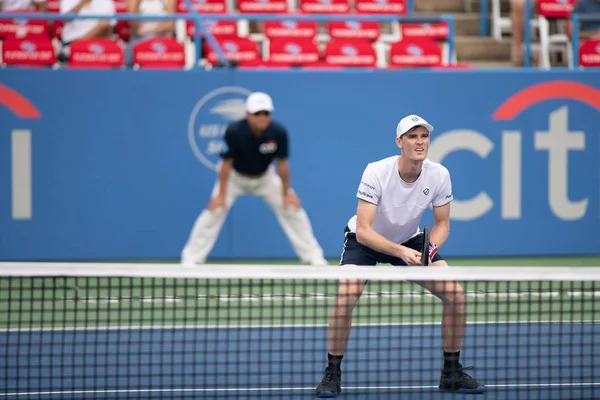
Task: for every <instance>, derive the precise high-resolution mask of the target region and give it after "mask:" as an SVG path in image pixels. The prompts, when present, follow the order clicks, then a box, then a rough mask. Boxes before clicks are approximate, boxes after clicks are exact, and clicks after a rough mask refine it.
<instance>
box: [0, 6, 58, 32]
mask: <svg viewBox="0 0 600 400" xmlns="http://www.w3.org/2000/svg"><path fill="white" fill-rule="evenodd" d="M7 13H23V14H25V13H27V14H35V13H34V12H32V11H31V10H15V11H11V12H7ZM0 38H5V39H11V38H12V39H47V38H48V22H47V21H44V20H28V19H22V18H16V19H2V20H0Z"/></svg>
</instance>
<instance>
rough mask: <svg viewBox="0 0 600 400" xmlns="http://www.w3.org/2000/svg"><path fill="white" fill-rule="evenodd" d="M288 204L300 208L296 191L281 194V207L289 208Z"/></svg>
mask: <svg viewBox="0 0 600 400" xmlns="http://www.w3.org/2000/svg"><path fill="white" fill-rule="evenodd" d="M290 206H292V207H296V208H300V199H299V198H298V196H296V193H292V192H290V193H288V194H287V195H285V196H283V208H289V207H290Z"/></svg>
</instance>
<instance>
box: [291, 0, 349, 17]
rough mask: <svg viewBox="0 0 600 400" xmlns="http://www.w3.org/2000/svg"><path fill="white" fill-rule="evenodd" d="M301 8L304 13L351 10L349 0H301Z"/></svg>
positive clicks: (339, 12) (345, 11)
mask: <svg viewBox="0 0 600 400" xmlns="http://www.w3.org/2000/svg"><path fill="white" fill-rule="evenodd" d="M300 9H301V10H302V12H304V13H313V14H315V13H317V14H347V13H349V12H350V2H349V0H301V2H300Z"/></svg>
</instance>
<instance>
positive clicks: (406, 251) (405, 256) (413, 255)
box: [399, 246, 421, 265]
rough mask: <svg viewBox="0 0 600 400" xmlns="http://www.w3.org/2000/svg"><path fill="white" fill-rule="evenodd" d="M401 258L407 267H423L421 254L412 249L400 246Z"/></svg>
mask: <svg viewBox="0 0 600 400" xmlns="http://www.w3.org/2000/svg"><path fill="white" fill-rule="evenodd" d="M399 257H400V258H401V259H402V261H404V262H405V263H406V264H407V265H421V252H420V251H416V250H413V249H411V248H410V247H406V246H400V255H399Z"/></svg>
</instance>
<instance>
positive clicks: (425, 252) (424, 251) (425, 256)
mask: <svg viewBox="0 0 600 400" xmlns="http://www.w3.org/2000/svg"><path fill="white" fill-rule="evenodd" d="M421 264H422V265H429V225H425V227H423V246H422V247H421Z"/></svg>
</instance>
